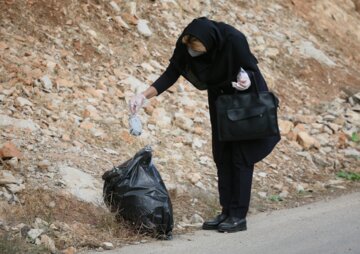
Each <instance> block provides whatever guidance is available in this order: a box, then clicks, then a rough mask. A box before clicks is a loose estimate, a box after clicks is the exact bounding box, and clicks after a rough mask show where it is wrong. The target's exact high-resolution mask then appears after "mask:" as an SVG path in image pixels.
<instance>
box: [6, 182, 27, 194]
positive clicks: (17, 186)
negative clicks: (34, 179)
mask: <svg viewBox="0 0 360 254" xmlns="http://www.w3.org/2000/svg"><path fill="white" fill-rule="evenodd" d="M6 187H7V189H8V190H9V191H10V192H11V193H13V194H16V193H19V192H21V191H23V190H25V185H24V184H20V183H17V184H7V185H6Z"/></svg>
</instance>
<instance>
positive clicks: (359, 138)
mask: <svg viewBox="0 0 360 254" xmlns="http://www.w3.org/2000/svg"><path fill="white" fill-rule="evenodd" d="M351 141H352V142H355V143H358V142H360V136H359V134H358V133H356V132H353V134H352V135H351Z"/></svg>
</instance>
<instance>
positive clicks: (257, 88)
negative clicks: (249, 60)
mask: <svg viewBox="0 0 360 254" xmlns="http://www.w3.org/2000/svg"><path fill="white" fill-rule="evenodd" d="M250 74H251V76H252V77H250V80H251V78H252V79H253V80H254V84H255V92H256V95H257V96H258V97H259V96H260V95H259V94H260V92H259V86H258V83H257V80H256V77H255V73H254V72H253V71H250Z"/></svg>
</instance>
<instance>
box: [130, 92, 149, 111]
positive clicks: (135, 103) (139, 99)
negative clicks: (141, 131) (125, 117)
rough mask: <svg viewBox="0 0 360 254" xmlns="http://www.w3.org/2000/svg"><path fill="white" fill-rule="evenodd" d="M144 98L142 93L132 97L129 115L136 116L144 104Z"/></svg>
mask: <svg viewBox="0 0 360 254" xmlns="http://www.w3.org/2000/svg"><path fill="white" fill-rule="evenodd" d="M145 101H146V97H145V95H143V94H142V93H139V94H136V95H134V96H133V97H132V98H131V99H130V102H129V108H130V112H131V114H133V115H134V114H136V113H137V112H138V110H139V109H140V108H142V107H143V106H144V104H145Z"/></svg>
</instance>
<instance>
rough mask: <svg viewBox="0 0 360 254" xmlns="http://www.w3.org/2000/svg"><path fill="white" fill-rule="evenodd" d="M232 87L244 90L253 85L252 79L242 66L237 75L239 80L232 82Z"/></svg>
mask: <svg viewBox="0 0 360 254" xmlns="http://www.w3.org/2000/svg"><path fill="white" fill-rule="evenodd" d="M231 83H232V87H234V88H235V89H237V90H240V91H244V90H246V89H248V88H249V87H250V85H251V81H250V78H249V75H248V74H247V72H246V71H245V70H244V69H243V68H241V69H240V72H239V74H238V75H237V82H231Z"/></svg>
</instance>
